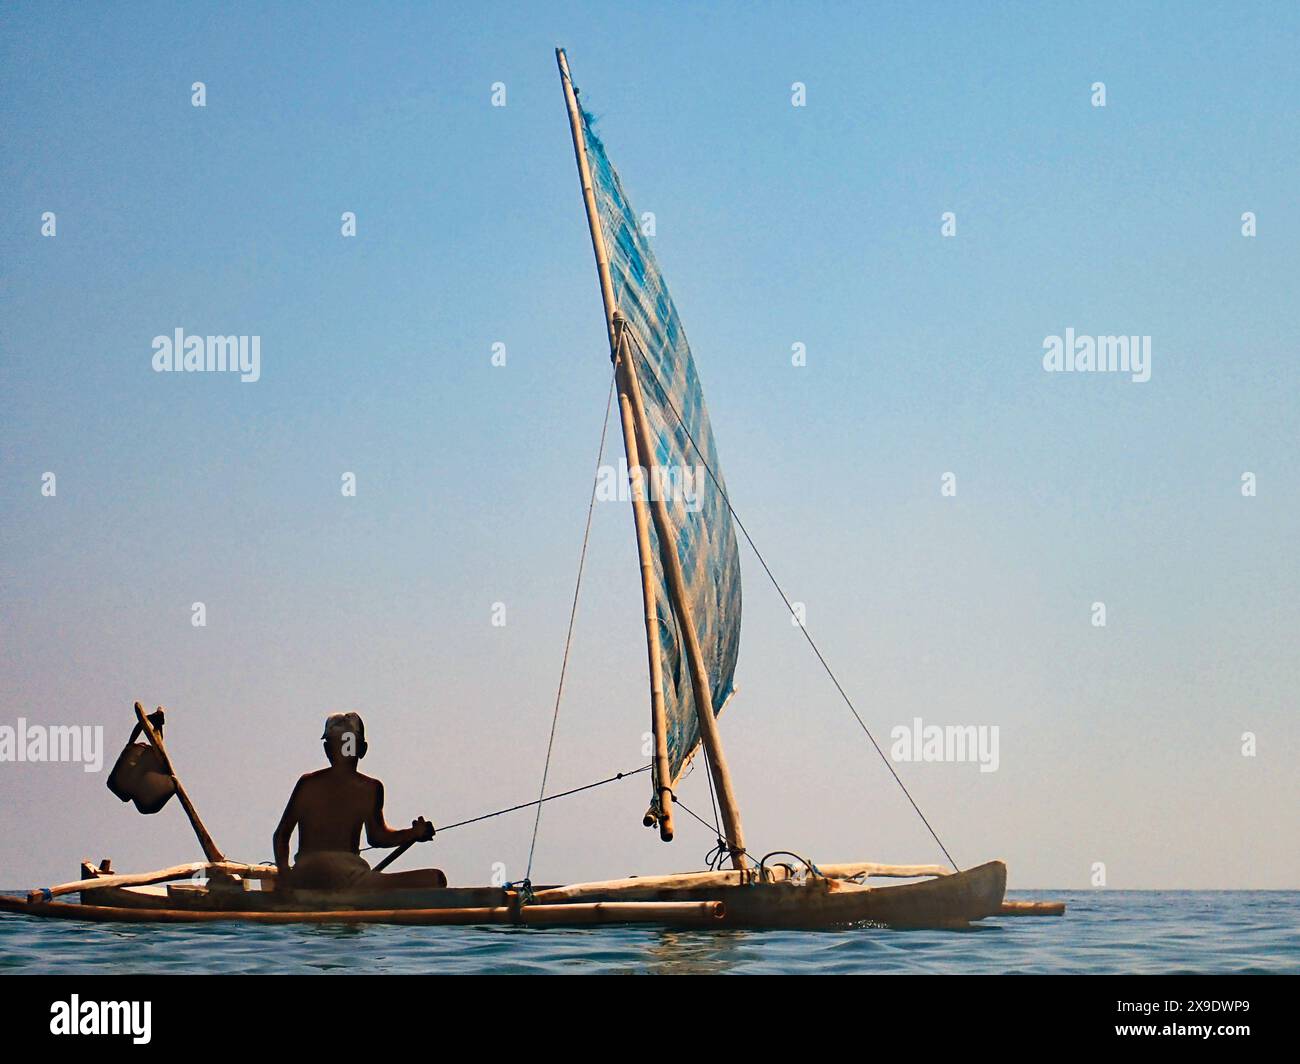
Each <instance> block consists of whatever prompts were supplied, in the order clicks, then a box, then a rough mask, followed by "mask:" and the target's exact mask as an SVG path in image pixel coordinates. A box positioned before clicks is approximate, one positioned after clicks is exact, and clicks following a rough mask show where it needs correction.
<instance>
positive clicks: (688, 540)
mask: <svg viewBox="0 0 1300 1064" xmlns="http://www.w3.org/2000/svg"><path fill="white" fill-rule="evenodd" d="M556 60H557V62H558V64H559V70H560V81H561V85H562V87H563V90H564V99H565V103H566V106H567V109H568V116H569V125H570V132H571V134H572V138H573V148H574V154H575V157H576V159H577V164H578V174H579V178H580V181H581V187H582V197H583V206H584V208H585V210H586V216H587V223H588V228H589V230H590V235H591V243H592V249H593V251H594V252H595V257H596V266H597V275H598V278H599V282H600V292H601V299H602V303H603V306H604V310H605V325H606V328H607V331H608V338H609V345H610V357H611V359H612V361H613V363H614V371H613V372H614V389H615V390H616V391H617V399H618V410H619V419H620V424H621V426H622V430H623V444H624V449H625V452H626V457H627V467H628V471H629V478H630V481H631V485H630V487H631V502H632V515H633V523H634V528H635V533H636V543H637V551H638V556H639V560H640V575H641V593H642V601H643V605H644V607H645V630H646V644H647V651H648V671H649V680H650V710H651V712H650V717H651V727H652V731H653V735H654V757H653V762H652V764H651V765H650V766H649V767H650V769H651V774H652V775H651V778H652V781H653V785H652V791H651V796H650V807H649V809H648V811H647V812H646V815H645V817H644V821H643V822H644V823H645V825H646V826H647V827H655V828H657V829H658V831H659V835H660V837H661V838H662V839H663V840H664V841H665V842H668V841H671V840H672V838H673V835H674V806H675V805H676V804H677V803H676V797H675V793H676V790H675V789H676V787H677V786H678V783H679V781H680V780H681V778H682V776H683V774H684V771H685V769H686V768H687V767H688V766H689V765H690V763H691V761H692V759H693V758H694V756H695V755H696V754H697V753H701V754H702V755H703V758H704V760H705V763H706V768H707V778H708V781H709V783H710V786H711V790H712V793H713V795H714V799H715V801H716V806H717V810H718V813H719V814H720V823H719V824H716V825H715V826H716V828H717V831H718V836H719V848H718V854H719V857H718V861H717V864H718V865H719V866H720V865H721V864H722V863H723V862H724V861H729V862H730V864H731V866H732V867H731V868H729V869H724V868H722V867H714V868H711V869H710V870H707V871H701V872H686V873H681V874H678V875H662V876H641V877H630V878H625V879H614V880H607V881H604V882H595V883H578V884H572V885H568V886H534V885H533V884H532V883H531V882H530V881H529V880H528V879H527V878H526V879H525V880H524V881H523V882H522V883H520V884H517V885H511V884H507V885H506V886H504V887H445V888H439V889H419V890H394V889H371V890H354V891H349V892H340V891H331V892H317V891H307V890H296V889H295V890H287V891H286V890H276V889H274V888H275V878H276V876H277V871H276V868H275V867H274V866H271V865H251V864H241V863H238V862H233V861H228V860H227V859H226V858H225V855H224V854H222V853H221V851H220V850H219V849H218V848H217V846H216V843H215V842H214V841H213V840H212V837H211V835H210V834H209V833H208V831H207V829H206V828H205V827H204V826H203V823H202V821H201V820H200V819H199V817H198V814H197V812H196V811H195V809H194V805H193V803H192V802H191V801H190V799H189V796H188V795H187V794H186V792H185V789H184V788H183V787H182V786H181V784H180V781H179V779H178V777H177V776H176V773H175V770H174V768H173V766H172V763H171V760H170V758H169V757H168V756H167V751H166V748H165V747H164V745H163V741H162V734H161V733H162V722H163V717H162V714H161V711H159V712H158V713H155V714H153V715H151V716H146V715H145V712H144V709H143V708H142V707H141V706H140V704H139V703H136V716H137V726H136V731H135V732H134V733H133V734H132V739H131V742H130V743H128V747H127V750H126V751H124V752H123V758H121V759H119V767H120V768H121V770H122V773H123V778H125V777H131V780H129V781H128V782H129V783H130V786H125V785H123V787H124V789H119V786H118V785H117V784H116V783H115V782H114V779H113V778H112V777H110V787H112V788H113V789H114V791H115V793H118V795H119V797H121V798H122V799H123V800H124V801H125V800H127V799H128V797H133V798H134V800H135V801H136V805H137V807H139V808H140V810H141V812H147V813H148V812H157V810H158V809H159V808H161V807H162V805H163V804H165V803H166V801H167V800H168V799H169V798H170V797H171V795H172V794H175V795H176V796H177V797H178V798H179V800H180V804H181V806H182V808H183V809H184V810H185V813H186V815H187V816H188V817H189V819H190V822H191V824H192V825H193V827H194V830H195V833H196V835H197V836H198V840H199V844H200V846H201V847H202V850H203V853H204V855H205V858H206V859H205V860H204V861H199V862H193V863H190V864H182V865H177V866H174V867H171V868H165V869H160V870H158V871H156V872H146V873H139V874H131V875H118V874H116V873H114V872H113V870H112V867H111V864H110V862H108V861H103V862H102V863H101V864H99V865H93V864H91V863H90V862H88V861H87V862H84V863H83V864H82V866H81V874H80V878H78V879H77V880H75V881H72V882H69V883H63V884H60V885H58V886H54V887H48V888H44V889H40V890H34V891H31V892H30V893H29V894H28V896H27V897H26V898H22V897H0V911H5V912H10V913H21V914H25V915H27V916H36V917H47V918H65V919H70V920H84V921H100V922H111V923H203V922H210V921H245V922H250V923H274V924H279V923H344V924H364V923H383V924H414V925H442V924H448V925H450V924H518V925H526V926H582V925H591V924H602V923H619V924H651V925H661V926H669V927H697V928H724V927H745V928H822V927H845V926H855V925H877V926H889V927H900V928H964V927H968V926H970V925H971V924H972V923H974V922H975V921H979V920H985V919H988V918H990V917H1000V916H1022V915H1044V916H1045V915H1060V914H1061V913H1063V912H1064V909H1065V907H1064V905H1062V904H1060V903H1056V902H1014V901H1013V902H1008V901H1006V900H1005V898H1004V895H1005V890H1006V880H1007V869H1006V865H1005V864H1003V863H1002V862H1001V861H989V862H987V863H985V864H981V865H978V866H976V867H974V868H969V869H966V870H964V871H960V870H956V866H955V865H954V867H953V868H951V869H950V868H948V867H946V866H942V865H882V864H875V863H871V862H850V863H846V864H822V865H817V864H814V863H813V862H812V861H809V860H806V859H805V858H802V857H799V856H797V855H795V854H791V853H784V852H779V853H772V854H768V855H767V856H766V857H763V858H761V859H758V860H756V859H755V858H754V857H753V856H752V855H751V854H750V853H749V851H748V850H747V849H746V846H745V841H744V833H743V828H742V826H741V818H740V809H739V805H738V803H737V801H736V796H735V792H734V788H733V786H732V780H731V774H730V772H729V771H728V767H727V760H726V756H725V754H724V752H723V748H722V740H721V736H720V735H719V732H718V726H717V717H718V715H719V714H720V713H721V712H722V710H723V708H724V707H725V706H726V705H727V704H728V702H729V700H730V698H731V695H732V693H733V688H732V677H733V674H734V672H735V667H736V658H737V654H738V650H739V642H740V561H739V556H738V551H737V543H736V535H735V531H734V529H733V519H734V518H735V513H734V511H733V510H732V508H731V502H730V500H729V499H728V497H727V494H726V489H725V485H724V484H723V481H722V477H721V473H720V472H719V465H718V457H717V449H716V445H715V443H714V438H713V432H712V429H711V428H710V425H709V419H708V414H707V412H706V410H705V406H704V401H703V394H702V392H701V390H700V385H699V378H698V376H697V373H696V369H695V363H694V360H693V358H692V355H691V351H690V347H689V346H688V345H687V342H686V337H685V333H684V332H683V330H682V327H681V323H680V321H679V320H678V317H677V309H676V307H675V306H674V304H673V301H672V299H671V298H670V296H669V294H668V289H667V286H666V285H665V284H664V282H663V279H662V276H661V274H660V272H659V268H658V265H657V263H656V262H655V258H654V255H653V254H652V252H651V249H650V245H649V243H648V241H647V239H646V237H645V235H644V234H643V233H642V231H641V228H640V226H639V225H638V216H637V215H636V214H635V213H634V212H633V210H632V208H631V206H630V204H629V203H628V200H627V198H626V196H625V194H624V192H623V186H622V182H621V181H620V179H619V177H618V174H617V172H616V171H615V170H614V167H613V165H612V164H611V163H610V161H609V159H608V157H607V156H606V154H605V149H604V146H603V145H602V143H601V141H600V139H599V138H598V137H596V135H595V134H594V132H593V129H592V122H593V120H592V118H591V116H590V115H589V114H588V113H587V112H586V111H585V110H583V109H582V108H581V107H580V106H579V104H578V94H577V90H576V89H575V88H574V86H573V82H572V79H571V77H570V74H569V66H568V62H567V59H566V58H565V54H564V52H563V50H559V49H557V51H556ZM602 444H603V440H602ZM602 453H603V452H602ZM598 465H599V462H598ZM699 466H702V467H703V469H704V470H705V471H706V472H707V478H703V479H702V481H701V483H702V486H701V488H700V490H699V491H698V492H697V493H696V497H695V498H694V499H692V500H690V502H691V505H689V506H688V505H685V502H686V500H683V499H680V498H677V499H665V498H663V497H662V496H663V493H662V492H657V491H656V492H650V491H647V488H646V485H647V483H655V484H658V483H673V482H674V481H673V479H672V476H671V474H672V472H673V467H678V468H679V469H680V468H684V467H691V468H698V467H699ZM593 497H594V496H593ZM588 530H590V516H589V517H588ZM742 530H743V526H742ZM746 538H748V533H746ZM751 545H752V541H751ZM583 555H584V557H585V543H584V551H583ZM764 568H766V565H764ZM769 575H770V570H769ZM580 576H581V572H579V577H580ZM773 583H775V579H773ZM779 590H780V588H779V585H778V591H779ZM782 596H783V597H784V592H782ZM576 604H577V599H576V593H575V601H574V605H575V609H576ZM786 604H787V606H788V605H789V600H788V599H787V600H786ZM800 630H801V631H802V632H803V634H804V635H805V638H808V641H809V642H810V643H811V642H812V641H811V638H810V637H808V636H807V632H806V629H804V628H803V626H802V625H801V626H800ZM571 634H572V621H571V622H570V635H571ZM814 649H816V648H815V645H814ZM818 658H819V659H821V655H820V653H818ZM566 660H567V654H566ZM821 660H822V664H823V665H825V661H824V659H821ZM827 671H828V673H829V668H827ZM832 679H834V677H833V676H832ZM561 684H562V680H561ZM836 686H837V687H838V686H839V685H838V682H837V683H836ZM561 689H562V688H561ZM840 693H841V694H843V689H842V688H840ZM844 698H845V701H846V702H848V696H847V695H844ZM849 706H850V708H851V709H852V703H851V702H849ZM558 709H559V698H558V696H557V700H556V712H557V713H558ZM854 715H855V716H857V711H856V710H854ZM858 721H859V723H860V724H861V723H862V721H861V717H859V718H858ZM862 727H863V730H864V731H866V730H867V729H866V725H865V724H862ZM140 733H143V735H144V736H145V738H146V739H147V743H138V744H137V743H134V740H135V738H136V735H137V734H140ZM867 734H868V736H870V732H869V731H868V732H867ZM872 742H873V743H874V740H872ZM133 744H134V745H133ZM877 750H879V747H878V746H877ZM882 757H883V754H882ZM548 764H549V761H548ZM886 764H888V762H886ZM890 768H891V772H892V766H890ZM117 772H118V770H117V769H115V775H117ZM895 776H896V774H895ZM896 778H897V777H896ZM120 782H121V781H120V780H119V781H118V783H120ZM898 782H899V783H900V785H901V784H902V781H901V780H899V781H898ZM545 787H546V775H545V772H544V773H543V779H542V795H541V796H539V799H538V801H537V802H536V803H528V804H530V805H538V806H540V804H541V802H543V801H547V800H549V798H548V797H546V796H545ZM904 789H906V788H904ZM909 798H910V796H909ZM913 804H915V803H913ZM917 811H918V813H919V812H920V810H919V809H918V810H917ZM922 819H924V817H923V818H922ZM926 826H927V828H929V822H928V821H926ZM930 830H931V833H932V834H934V832H933V829H932V828H931V829H930ZM934 837H935V841H936V842H938V843H939V846H940V848H941V849H943V844H942V842H939V839H938V836H937V835H935V836H934ZM535 839H536V828H534V840H535ZM404 849H405V847H403V848H402V849H400V850H398V851H394V852H393V853H392V854H390V855H389V856H388V858H386V859H385V861H383V862H382V863H381V864H380V865H379V866H377V868H383V867H386V866H387V865H388V864H389V863H391V862H392V861H393V860H394V859H395V858H396V857H397V856H400V853H401V852H402V850H404ZM944 854H945V856H947V850H946V849H944ZM529 871H530V873H531V867H530V869H529ZM877 878H885V879H904V880H910V882H904V883H897V884H893V885H884V886H882V885H877V884H872V883H869V882H868V880H872V879H877ZM200 879H203V880H204V882H199V880H200ZM186 880H189V882H186ZM72 894H78V895H80V902H79V903H75V902H69V901H60V900H57V899H60V898H66V897H68V896H70V895H72Z"/></svg>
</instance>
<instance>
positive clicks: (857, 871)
mask: <svg viewBox="0 0 1300 1064" xmlns="http://www.w3.org/2000/svg"><path fill="white" fill-rule="evenodd" d="M817 870H818V871H819V872H821V874H822V875H824V876H828V877H830V878H831V879H854V878H856V877H858V876H885V877H887V878H892V879H920V878H922V877H928V876H948V875H952V869H951V868H949V867H947V866H946V865H937V864H925V865H895V864H872V863H871V862H870V861H852V862H849V863H847V864H819V865H818V866H817Z"/></svg>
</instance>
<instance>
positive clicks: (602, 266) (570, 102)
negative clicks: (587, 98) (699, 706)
mask: <svg viewBox="0 0 1300 1064" xmlns="http://www.w3.org/2000/svg"><path fill="white" fill-rule="evenodd" d="M555 60H556V62H557V63H558V64H559V67H560V84H561V85H562V87H563V89H564V101H565V105H566V107H567V109H568V112H569V131H570V133H571V134H572V136H573V154H574V157H575V158H576V159H577V162H578V178H579V181H580V182H581V185H582V203H583V208H584V210H585V211H586V215H587V228H588V229H589V230H590V233H591V248H592V251H593V252H594V253H595V256H596V273H597V275H598V276H599V278H600V298H601V304H602V305H603V306H604V309H605V327H606V330H607V331H608V333H609V354H610V358H611V359H613V360H614V362H615V367H616V369H615V372H616V376H617V378H618V381H617V384H618V393H619V396H618V399H619V419H620V424H621V425H622V429H623V450H624V453H625V454H626V456H627V468H628V477H629V479H630V480H631V492H632V520H633V522H634V525H635V528H636V549H637V556H638V558H639V559H640V564H641V598H642V605H643V607H644V612H645V634H646V654H647V657H648V658H649V663H650V728H651V732H652V734H653V736H654V746H655V780H656V787H657V794H656V798H657V799H658V802H657V805H658V810H657V819H658V822H659V837H660V838H661V839H663V841H664V842H671V841H672V838H673V796H672V789H671V788H672V784H673V780H672V777H671V775H670V774H669V771H668V732H667V722H666V720H665V716H664V680H663V656H662V650H661V646H660V642H659V610H658V606H657V599H656V593H655V574H654V560H653V555H652V553H651V548H650V516H649V513H648V511H647V508H646V498H647V492H646V490H645V478H644V469H643V467H642V465H641V461H640V454H639V449H638V447H637V432H636V428H635V421H634V418H633V413H632V407H631V400H630V398H629V395H628V388H629V384H628V380H629V367H628V365H627V363H626V361H620V360H619V358H618V344H617V341H616V340H615V337H614V315H615V312H616V306H615V303H614V284H613V281H612V280H611V278H610V273H609V253H608V251H607V250H606V248H605V236H604V232H603V231H602V229H601V227H600V212H599V211H598V210H597V208H596V192H595V188H594V186H593V185H592V181H591V165H590V164H589V163H588V161H587V144H586V138H585V136H584V135H583V132H582V113H581V111H580V109H579V107H578V97H577V93H576V92H575V91H574V88H573V79H572V78H571V77H570V75H569V61H568V59H567V57H566V56H565V54H564V49H562V48H557V49H556V50H555Z"/></svg>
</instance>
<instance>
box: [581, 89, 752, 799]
mask: <svg viewBox="0 0 1300 1064" xmlns="http://www.w3.org/2000/svg"><path fill="white" fill-rule="evenodd" d="M581 113H582V127H583V133H584V139H585V142H586V143H585V150H586V153H587V163H588V166H589V167H590V170H591V179H592V186H593V191H594V193H595V198H596V207H597V214H598V215H599V219H600V227H601V231H602V234H603V236H604V242H605V248H606V251H607V254H608V256H609V271H610V281H611V283H612V286H613V297H614V302H615V305H616V306H617V309H618V311H619V312H620V313H621V314H622V315H623V317H624V318H625V319H626V320H627V323H628V328H629V330H630V334H631V347H632V352H631V356H630V364H631V368H632V369H633V370H634V372H635V373H636V375H637V380H638V381H639V383H640V386H641V394H642V397H643V402H644V406H645V413H646V422H647V427H648V429H649V433H650V438H651V441H652V443H653V451H654V454H653V455H652V456H650V457H649V458H648V457H647V456H646V455H642V456H641V462H642V464H643V465H645V466H646V467H647V473H648V474H649V480H650V490H651V491H652V492H654V491H658V492H660V493H661V494H660V497H661V498H662V499H663V500H664V502H665V504H666V506H667V509H668V514H669V518H670V523H671V525H672V529H673V542H672V543H670V544H668V545H667V546H668V549H669V550H671V551H673V552H675V553H676V555H677V558H678V559H679V560H680V562H681V569H682V576H683V579H684V582H685V586H686V598H687V602H686V604H685V605H686V608H687V609H688V610H689V611H690V613H691V617H692V618H693V619H694V622H695V629H696V633H697V635H698V637H699V641H700V649H701V652H702V654H703V657H704V662H705V666H706V668H707V671H708V677H709V691H710V694H711V696H712V700H713V711H714V713H715V714H717V713H720V712H721V711H722V708H723V706H725V705H726V703H727V700H728V699H729V698H730V697H731V694H732V690H733V687H732V678H733V675H734V673H735V671H736V656H737V653H738V652H739V649H740V555H739V552H738V550H737V548H736V535H735V531H734V530H733V528H732V521H731V514H730V511H729V509H728V506H727V503H726V500H725V498H724V494H725V491H726V488H725V482H724V481H723V479H722V469H721V467H720V466H719V464H718V452H717V446H716V444H715V443H714V440H713V430H712V428H711V427H710V425H709V414H708V411H707V410H706V408H705V406H704V393H703V392H702V391H701V389H700V380H699V376H698V375H697V373H696V371H695V360H694V359H693V358H692V357H691V348H690V345H689V344H688V343H687V342H686V333H685V332H684V331H683V329H682V324H681V321H680V319H679V318H678V316H677V308H676V306H674V305H673V300H672V297H671V296H670V295H669V294H668V285H667V284H666V283H665V282H664V279H663V275H662V274H661V273H660V272H659V265H658V263H657V262H656V261H655V257H654V253H653V252H652V251H651V250H650V243H649V240H648V239H647V238H646V236H645V235H644V233H643V232H642V230H641V227H640V225H639V224H638V220H637V215H636V213H635V212H634V211H633V210H632V206H631V204H630V203H629V202H628V199H627V196H626V194H625V193H624V191H623V184H622V182H621V181H620V180H619V176H618V172H617V171H616V170H615V169H614V167H613V164H612V163H610V161H609V157H608V156H607V155H606V154H605V147H604V144H603V143H602V141H601V139H600V137H598V136H597V135H596V132H595V130H594V129H593V128H592V124H593V120H592V117H591V115H590V114H588V113H587V111H586V109H585V108H582V109H581ZM679 415H680V417H679ZM692 441H693V442H692ZM697 448H698V449H697ZM710 470H712V475H711V474H710V472H709V471H710ZM715 478H716V480H715ZM650 536H651V545H652V548H653V551H652V553H653V556H654V568H655V580H656V583H657V586H656V589H655V591H656V594H655V601H656V604H657V612H658V615H659V643H660V654H661V657H662V661H663V678H664V717H665V727H666V732H667V740H668V762H669V769H670V775H671V777H672V778H671V779H669V780H665V781H657V782H662V783H664V784H665V785H667V786H669V787H672V786H673V785H674V784H675V783H676V781H677V779H678V778H679V776H680V775H681V771H682V768H683V767H684V766H685V765H686V763H687V762H688V761H689V760H690V758H691V756H692V754H693V753H694V751H695V748H696V746H697V745H698V744H699V741H700V732H699V726H698V722H697V718H696V713H695V699H694V695H693V693H692V687H691V676H690V669H689V665H688V663H687V660H686V652H685V648H684V647H683V645H682V639H681V633H680V627H679V625H678V623H677V619H676V617H675V616H674V613H673V610H672V607H671V601H672V600H671V598H670V597H669V593H668V587H667V584H666V582H665V578H664V571H663V560H662V555H661V551H662V549H663V545H662V544H661V543H660V541H659V536H658V533H657V531H656V530H655V529H654V528H653V527H652V528H651V529H650Z"/></svg>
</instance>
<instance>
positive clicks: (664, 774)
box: [618, 359, 673, 842]
mask: <svg viewBox="0 0 1300 1064" xmlns="http://www.w3.org/2000/svg"><path fill="white" fill-rule="evenodd" d="M627 376H628V367H627V363H626V362H624V361H623V360H622V359H619V360H618V378H619V385H618V408H619V415H620V417H621V420H622V424H623V443H624V446H625V448H626V451H627V471H628V479H629V480H630V481H631V488H632V517H633V520H634V522H635V524H636V551H637V555H638V557H639V558H640V559H641V602H642V605H643V606H644V608H645V636H646V647H647V650H648V654H649V659H650V727H651V731H652V733H653V735H654V744H655V786H656V788H657V791H658V793H657V795H656V797H657V798H658V799H659V801H658V810H657V815H658V820H659V837H660V838H661V839H663V841H664V842H672V841H673V792H672V783H673V779H672V775H671V773H670V772H669V770H668V732H667V722H666V719H665V716H664V667H663V656H662V652H661V649H660V645H659V610H658V608H657V599H656V594H655V570H654V561H653V559H652V557H651V553H650V515H649V512H648V510H647V507H646V490H645V470H644V469H643V468H642V466H641V457H640V452H639V450H638V448H637V443H636V426H635V422H634V420H633V417H632V402H631V400H630V399H629V398H628V394H627Z"/></svg>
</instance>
